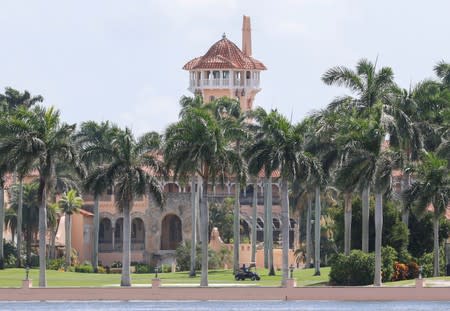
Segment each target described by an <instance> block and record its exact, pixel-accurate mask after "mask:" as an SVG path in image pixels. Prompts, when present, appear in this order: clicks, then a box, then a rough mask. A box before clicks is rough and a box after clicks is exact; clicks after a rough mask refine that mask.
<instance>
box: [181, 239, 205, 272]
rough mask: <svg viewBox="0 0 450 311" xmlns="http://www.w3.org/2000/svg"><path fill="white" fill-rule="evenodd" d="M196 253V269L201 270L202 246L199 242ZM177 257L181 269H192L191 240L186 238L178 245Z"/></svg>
mask: <svg viewBox="0 0 450 311" xmlns="http://www.w3.org/2000/svg"><path fill="white" fill-rule="evenodd" d="M195 253H196V255H195V270H200V267H201V265H200V260H201V248H200V245H199V244H197V246H196V251H195ZM175 258H176V260H177V265H178V267H179V269H180V271H189V270H190V269H191V241H189V240H186V241H185V242H184V243H182V244H180V245H179V246H178V247H177V249H176V251H175Z"/></svg>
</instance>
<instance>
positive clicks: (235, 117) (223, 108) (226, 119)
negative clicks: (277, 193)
mask: <svg viewBox="0 0 450 311" xmlns="http://www.w3.org/2000/svg"><path fill="white" fill-rule="evenodd" d="M214 114H215V117H216V119H217V120H218V121H219V123H220V125H221V127H223V128H224V130H225V131H226V133H227V137H229V139H230V140H231V144H233V145H235V148H236V159H235V161H233V162H232V163H231V164H232V165H231V172H230V173H231V174H233V175H234V176H235V178H236V183H235V193H234V201H235V202H234V211H233V271H234V274H236V273H237V272H238V271H239V251H240V228H241V220H240V215H241V208H240V207H241V204H240V200H241V199H240V195H241V185H245V183H246V180H247V166H246V163H245V162H244V161H243V157H242V150H241V149H242V146H244V148H245V145H246V144H247V143H248V141H249V140H248V138H249V136H250V132H249V130H248V121H247V120H248V119H247V115H246V114H245V113H243V112H242V111H241V105H240V103H239V101H237V100H235V99H230V98H227V97H222V98H220V99H218V100H217V102H216V104H215V111H214Z"/></svg>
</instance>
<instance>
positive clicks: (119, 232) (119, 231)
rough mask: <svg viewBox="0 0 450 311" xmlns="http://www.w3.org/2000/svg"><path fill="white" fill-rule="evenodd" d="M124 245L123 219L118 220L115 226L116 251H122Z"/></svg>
mask: <svg viewBox="0 0 450 311" xmlns="http://www.w3.org/2000/svg"><path fill="white" fill-rule="evenodd" d="M122 244H123V218H119V219H117V220H116V225H115V226H114V246H115V250H116V251H121V250H122Z"/></svg>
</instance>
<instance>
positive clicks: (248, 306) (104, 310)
mask: <svg viewBox="0 0 450 311" xmlns="http://www.w3.org/2000/svg"><path fill="white" fill-rule="evenodd" d="M449 299H450V298H449ZM0 310H1V311H13V310H14V311H16V310H26V311H35V310H39V311H41V310H42V311H43V310H45V311H49V310H52V311H53V310H56V311H59V310H61V311H62V310H64V311H78V310H96V311H122V310H126V311H143V310H162V311H178V310H190V311H194V310H195V311H197V310H199V311H210V310H219V311H222V310H223V311H225V310H227V311H228V310H230V311H231V310H232V311H243V310H245V311H256V310H257V311H274V310H277V311H294V310H296V311H297V310H302V311H303V310H304V311H328V310H329V311H347V310H358V311H359V310H364V311H375V310H377V311H378V310H380V311H381V310H383V311H386V310H396V311H407V310H408V311H414V310H433V311H444V310H446V311H447V310H450V301H448V302H417V301H399V302H397V301H396V302H374V301H367V302H355V301H129V302H126V301H99V302H69V301H59V302H45V301H44V302H42V301H31V302H0Z"/></svg>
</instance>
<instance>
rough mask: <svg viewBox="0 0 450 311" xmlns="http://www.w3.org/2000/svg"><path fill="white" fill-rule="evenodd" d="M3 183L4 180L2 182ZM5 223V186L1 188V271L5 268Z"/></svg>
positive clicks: (0, 181)
mask: <svg viewBox="0 0 450 311" xmlns="http://www.w3.org/2000/svg"><path fill="white" fill-rule="evenodd" d="M0 178H2V177H1V176H0ZM0 183H2V180H0ZM4 222H5V192H4V189H3V186H0V269H3V268H4V253H3V229H4Z"/></svg>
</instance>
